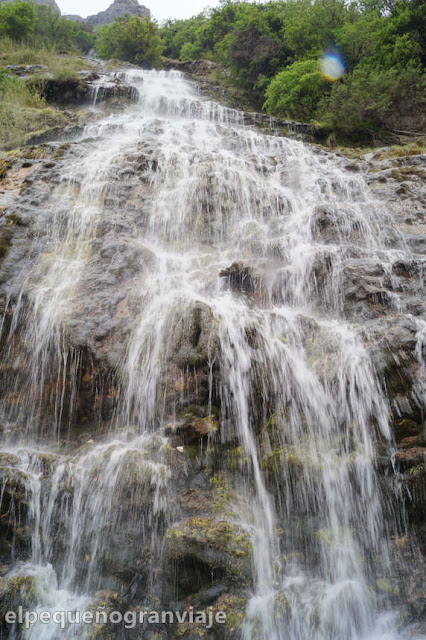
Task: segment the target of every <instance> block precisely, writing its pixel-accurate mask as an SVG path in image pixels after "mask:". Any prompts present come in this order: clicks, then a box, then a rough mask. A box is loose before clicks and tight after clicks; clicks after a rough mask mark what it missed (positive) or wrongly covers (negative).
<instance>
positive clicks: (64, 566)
mask: <svg viewBox="0 0 426 640" xmlns="http://www.w3.org/2000/svg"><path fill="white" fill-rule="evenodd" d="M127 81H128V82H129V83H131V84H132V85H133V86H135V88H136V89H137V90H138V91H139V94H140V102H139V104H138V105H136V106H134V107H132V108H129V109H128V110H127V111H126V112H125V113H122V114H120V115H113V116H110V117H107V118H104V119H103V120H101V121H99V122H97V123H95V124H92V125H89V126H88V127H87V128H86V131H85V133H84V136H83V137H82V141H81V142H80V143H75V144H74V145H72V149H71V151H70V152H69V154H68V156H67V158H66V161H65V162H64V164H63V170H62V173H61V175H60V177H59V179H58V181H57V184H55V185H54V186H53V190H52V193H51V194H49V196H48V199H47V204H46V206H45V207H44V210H43V212H42V214H41V215H40V220H39V222H38V226H37V225H36V228H35V230H34V240H33V252H32V259H31V260H30V261H29V262H28V263H25V264H24V266H23V269H22V272H21V273H20V274H19V276H17V277H16V281H17V282H18V283H19V286H20V294H19V297H18V298H17V301H16V304H14V305H13V318H12V322H11V324H10V331H9V336H8V341H7V345H6V349H7V353H8V356H9V358H11V360H12V361H13V363H14V370H15V371H17V373H16V380H15V383H14V388H15V390H16V392H17V394H18V396H19V402H16V401H14V402H9V403H6V404H5V410H4V420H5V421H9V423H12V422H13V423H17V424H20V425H21V427H22V434H21V436H20V437H19V438H18V439H17V438H16V436H15V435H13V437H11V442H10V444H7V445H5V448H4V450H3V451H2V460H4V461H5V462H4V463H3V466H4V464H6V466H7V467H8V469H10V471H9V475H8V477H7V481H9V482H10V478H11V477H12V478H14V477H15V476H16V482H17V481H18V479H19V478H23V479H24V485H25V491H26V496H27V502H28V504H29V510H28V516H27V526H28V527H29V528H30V529H31V563H30V564H29V563H23V562H20V563H18V564H17V565H16V566H15V567H14V568H12V570H11V571H12V572H15V573H14V574H13V573H10V574H9V575H17V576H22V575H24V576H27V575H34V574H35V575H37V576H38V578H37V580H38V582H37V584H38V585H39V586H38V594H37V596H38V606H40V607H41V608H43V606H44V608H50V609H52V610H53V609H54V608H55V607H57V606H59V605H58V602H59V603H60V607H61V608H64V607H65V608H71V609H75V608H77V609H82V610H83V609H84V608H85V607H87V606H89V604H90V603H91V602H92V601H93V599H94V597H95V596H94V594H95V592H96V591H99V590H100V589H105V588H112V589H116V588H117V584H116V583H115V582H114V580H112V579H111V578H110V577H109V572H108V566H109V565H110V564H111V563H116V564H120V562H121V563H122V564H123V567H125V566H127V565H128V564H129V558H133V559H134V564H135V565H136V564H137V563H138V562H140V561H141V558H145V561H144V568H143V569H142V568H141V569H140V571H139V573H138V572H136V575H137V576H138V577H137V579H136V578H135V577H134V576H133V578H132V580H131V581H130V584H129V585H128V587H129V590H130V591H131V592H132V596H133V597H135V598H136V599H139V600H138V602H146V601H149V600H150V598H151V599H152V597H154V596H158V597H160V599H161V580H160V579H159V578H158V567H159V566H160V564H161V557H162V553H163V539H164V536H165V531H166V529H167V527H169V528H170V527H171V526H172V525H173V522H175V521H177V520H178V518H179V509H178V507H177V506H176V505H177V491H178V489H177V488H176V487H174V486H173V484H174V483H173V473H174V470H173V464H175V463H171V462H170V455H171V454H170V448H171V445H170V443H168V441H167V438H166V437H165V436H164V433H165V431H164V429H165V427H167V425H170V424H172V427H170V428H169V432H170V429H171V431H172V432H173V424H174V423H176V422H177V421H178V418H177V416H176V415H174V410H173V407H172V408H171V405H170V401H169V400H168V394H169V392H170V388H172V389H173V390H174V392H176V394H177V395H179V393H181V391H180V389H181V388H183V387H184V386H185V384H186V382H185V381H187V379H188V378H189V377H191V376H193V377H194V379H195V380H196V382H197V375H196V374H195V373H194V371H195V370H196V367H197V366H198V365H199V362H200V358H201V357H202V356H201V355H200V350H201V347H202V348H203V352H205V353H206V354H207V358H206V362H205V364H206V366H207V369H208V371H209V375H208V387H209V394H208V399H206V401H205V405H206V406H207V407H208V409H207V417H206V418H204V423H205V424H207V428H208V429H210V431H211V433H210V435H209V436H208V443H209V446H212V445H213V444H214V443H215V442H216V443H219V444H220V443H221V442H222V444H223V445H224V446H225V447H226V446H228V444H227V443H229V442H232V441H237V443H238V449H239V450H240V451H241V452H243V453H242V456H243V459H244V463H243V464H240V465H239V469H236V470H234V472H233V473H232V474H230V477H229V481H230V482H231V483H232V485H233V489H232V490H233V492H235V495H238V506H236V505H235V510H234V512H233V517H234V519H235V520H236V521H237V524H238V526H239V527H240V528H241V530H243V531H245V532H248V534H249V537H250V548H251V550H252V565H253V567H252V568H253V584H252V588H251V595H250V598H249V601H248V605H247V609H246V613H245V617H244V621H243V623H242V628H241V637H242V638H244V640H255V639H262V640H287V639H290V640H308V639H309V640H397V639H402V638H408V637H410V636H409V632H408V631H404V630H403V628H402V627H401V625H400V622H399V621H398V620H399V618H398V616H399V613H400V612H399V611H398V607H397V605H395V598H391V596H390V594H389V593H386V592H383V591H382V592H381V593H380V594H378V592H377V590H376V591H375V590H374V589H375V586H376V585H377V583H378V582H380V581H382V582H383V581H386V580H390V579H391V578H392V563H391V560H390V553H391V551H390V547H391V538H392V536H394V537H398V536H399V535H402V533H403V532H404V528H403V526H404V525H403V523H402V524H401V522H399V519H398V518H397V517H395V516H393V515H392V514H393V511H392V506H391V503H392V500H393V499H394V498H393V497H392V496H391V495H390V493H386V492H384V490H383V487H381V486H380V482H379V480H378V477H377V470H376V457H377V453H376V452H377V445H378V443H381V444H380V446H381V447H382V448H383V447H384V448H387V449H388V450H389V451H390V449H391V446H392V442H391V431H390V428H389V406H388V402H387V399H386V395H385V393H384V389H383V388H382V385H381V383H380V380H379V378H378V376H377V374H376V371H375V367H374V364H373V362H372V360H371V357H370V355H369V352H368V350H367V348H366V346H365V342H366V340H367V339H368V335H365V332H364V330H363V322H362V318H361V319H359V320H358V321H357V319H356V318H352V319H351V321H348V320H347V319H345V312H344V299H343V293H342V286H343V285H342V283H343V277H344V276H343V264H344V261H345V259H346V257H347V256H348V255H350V256H351V257H353V259H354V260H365V261H375V262H377V263H380V265H381V266H382V269H383V270H384V273H385V274H386V273H391V272H392V265H393V264H394V263H395V262H396V261H397V260H400V259H402V258H403V257H404V256H406V254H407V249H406V247H405V245H404V242H403V239H402V238H400V237H399V236H398V235H397V234H396V232H395V231H394V230H393V224H392V219H391V217H390V215H388V214H387V213H386V210H385V209H384V207H383V206H382V205H380V204H379V203H377V202H375V201H374V200H372V199H371V198H370V196H369V193H368V189H367V187H366V185H365V183H364V181H363V178H362V177H361V176H359V175H358V174H354V173H349V172H348V171H345V170H344V168H343V166H342V163H341V162H340V161H339V160H338V159H337V158H335V157H333V156H331V155H328V154H326V153H324V152H321V151H319V150H318V149H315V148H314V147H310V146H308V145H306V144H304V143H302V142H300V141H298V140H295V139H289V138H283V137H278V136H271V135H264V134H261V133H259V132H257V131H255V130H253V129H252V128H249V127H245V126H244V117H243V114H242V113H240V112H238V111H235V110H231V109H227V108H225V107H222V106H220V105H219V104H217V103H214V102H211V101H209V100H206V99H203V98H201V97H200V95H199V94H198V92H197V90H196V88H195V87H194V86H193V85H192V84H191V83H189V82H188V81H187V80H185V79H184V77H183V76H182V75H181V74H179V73H177V72H155V71H151V72H145V71H131V72H129V73H128V74H127ZM79 145H80V147H81V149H82V151H81V152H80V151H79ZM138 163H139V164H138ZM129 164H130V165H131V167H134V166H135V164H136V165H138V166H139V173H140V176H141V177H140V178H135V177H134V171H133V170H131V169H129V170H127V169H126V167H128V166H129ZM123 185H124V187H125V188H126V189H128V192H127V195H126V197H127V200H124V202H123ZM135 194H136V195H135ZM47 228H48V231H47V232H46V229H47ZM324 232H326V233H329V234H331V235H330V237H329V240H328V241H327V242H324V241H323V234H324ZM105 235H106V236H107V238H111V243H112V244H111V247H112V248H110V249H108V244H106V245H105V244H104V245H102V248H101V249H99V247H100V244H99V238H100V237H103V236H105ZM116 237H117V238H120V242H119V243H118V244H116V245H114V244H113V243H114V241H115V240H114V239H115V238H116ZM330 238H331V239H330ZM120 243H121V244H120ZM122 247H125V248H126V253H125V252H124V249H123V255H124V261H126V260H127V259H128V256H131V258H130V259H131V268H132V283H131V291H130V292H129V291H127V293H126V295H124V294H123V295H121V296H120V295H118V294H119V293H120V292H119V291H117V292H116V293H117V298H116V300H115V303H116V304H117V305H118V306H117V309H118V310H117V311H116V313H115V315H114V317H113V321H114V323H115V324H113V326H114V327H117V326H119V325H120V323H125V322H127V323H128V332H127V333H124V334H123V336H124V337H123V341H124V342H125V349H124V350H123V351H122V352H121V353H119V354H118V355H116V354H115V352H114V350H113V349H112V348H110V353H109V357H110V360H111V362H113V364H114V368H115V371H116V373H117V375H118V378H119V382H120V385H119V388H118V390H117V391H116V395H117V402H116V408H115V413H114V416H113V419H112V421H111V424H110V431H109V433H107V434H105V433H104V435H103V436H102V438H101V440H100V441H99V440H98V441H96V442H94V441H93V440H92V439H90V438H89V439H87V438H86V440H85V441H82V443H81V446H80V447H78V446H77V444H76V442H73V443H70V442H69V440H72V438H70V430H71V427H70V424H71V422H72V416H71V414H72V411H71V405H72V404H73V402H72V401H69V402H68V404H67V403H66V402H65V400H64V398H65V395H66V394H65V388H66V385H67V384H68V383H70V384H71V388H73V389H74V393H77V392H76V390H75V382H73V378H76V377H77V375H78V371H79V368H80V365H81V357H82V356H81V354H79V353H78V350H77V349H75V348H74V347H72V346H71V339H70V332H72V330H74V329H75V328H76V327H77V329H76V331H77V332H78V331H79V328H78V327H79V323H81V324H82V326H84V314H85V313H87V309H89V310H90V311H91V312H93V313H98V314H99V315H102V314H105V313H106V311H105V310H106V309H107V305H106V304H104V302H105V301H104V300H103V293H102V292H104V291H105V290H106V289H105V288H104V289H103V288H102V287H108V286H110V284H111V283H110V282H109V280H108V277H109V274H110V273H112V272H113V270H114V269H115V270H116V271H118V270H119V269H121V268H122V264H121V262H122V261H123V258H122V255H121V251H122V249H121V248H122ZM128 252H130V253H128ZM102 260H104V261H105V264H107V265H108V266H107V268H103V267H102ZM120 261H121V262H120ZM219 274H221V275H220V276H219ZM97 285H99V287H100V289H99V291H100V294H99V297H96V296H95V295H94V296H93V300H89V299H90V298H92V293H91V292H94V291H96V287H97ZM108 291H109V290H108ZM10 295H11V297H12V293H11V294H10ZM105 296H106V294H105ZM105 296H104V297H105ZM129 300H130V303H129ZM394 304H398V300H397V299H395V300H394ZM91 305H92V306H91ZM120 305H121V307H120ZM126 305H127V307H129V308H130V309H131V311H132V313H133V315H132V314H130V317H131V321H129V313H127V312H126V310H125V306H126ZM188 310H192V311H191V313H193V315H194V314H195V315H196V316H197V318H198V319H199V327H198V329H197V327H195V328H193V331H195V333H197V339H198V337H199V338H200V341H199V343H198V351H197V347H195V348H193V349H192V351H191V352H190V353H188V348H187V346H185V345H184V344H182V341H180V342H179V340H177V339H176V333H177V334H179V331H181V332H184V330H186V329H187V328H188V327H187V325H188V323H189V324H190V322H191V321H188V320H187V319H186V318H187V314H188ZM126 314H127V315H126ZM89 315H90V314H89ZM200 318H201V320H200ZM203 322H208V323H209V326H210V329H209V330H208V331H207V332H206V331H204V329H203ZM93 326H94V325H93ZM182 327H183V328H182ZM185 328H186V329H185ZM190 328H191V327H190ZM92 329H93V332H94V333H92V334H91V336H92V337H90V338H87V340H88V342H89V343H90V340H92V342H93V343H94V342H95V341H96V339H97V337H96V336H97V334H96V332H95V331H96V327H94V328H93V327H92V326H90V327H89V329H88V331H92ZM191 330H192V329H191ZM18 334H19V335H20V343H19V344H18V345H17V340H16V336H17V335H18ZM93 335H94V336H95V337H94V338H93ZM99 335H100V334H99ZM200 336H201V337H200ZM101 337H102V336H101ZM99 339H100V338H99ZM201 342H202V343H203V344H202V345H201V346H200V343H201ZM108 348H109V347H108V344H107V347H106V349H107V350H108ZM176 352H177V355H178V357H177V359H176ZM179 359H180V360H181V361H182V362H184V363H185V364H184V365H182V366H180V365H179ZM22 362H25V370H26V377H25V379H22V374H21V373H20V368H19V364H20V363H21V364H22ZM176 362H177V365H176ZM171 363H173V367H174V368H173V373H172V374H171V373H170V367H172V364H171ZM188 363H189V364H188ZM179 372H180V373H179ZM173 376H174V377H173ZM179 376H181V377H182V381H183V382H182V387H180V386H179ZM70 381H71V382H70ZM46 387H48V394H47V395H46ZM114 393H115V392H114ZM419 393H420V392H419ZM98 395H102V394H101V391H99V394H98ZM420 395H421V394H420ZM213 398H215V404H216V405H217V406H218V414H217V416H216V418H217V421H218V425H219V428H218V429H215V428H213V422H214V420H213V417H212V416H213V410H212V403H213ZM46 403H47V404H49V403H53V406H54V410H53V411H52V413H50V414H49V415H50V422H49V420H46V418H45V417H43V408H44V407H45V405H46ZM52 415H53V416H54V419H52V417H51V416H52ZM122 425H132V426H127V427H126V429H124V431H123V429H121V428H120V427H121V426H122ZM158 434H162V435H158ZM64 440H67V442H66V443H65V444H64V442H63V441H64ZM81 447H82V448H81ZM175 452H176V449H175ZM177 455H178V456H179V455H183V453H182V452H181V451H179V452H178V454H177ZM179 464H180V465H185V462H184V461H183V460H181V461H180V462H179ZM237 466H238V465H237ZM43 485H47V486H48V489H45V488H43ZM395 500H396V498H395ZM244 505H245V507H244ZM11 509H12V510H13V505H9V517H10V510H11ZM123 523H125V526H126V527H127V529H129V531H130V533H129V535H128V536H127V538H126V548H125V549H124V548H123V547H122V544H123V541H122V540H121V539H120V536H119V531H120V528H121V527H122V526H123ZM118 573H119V571H118ZM122 573H123V575H124V578H123V582H124V583H125V582H126V579H127V578H126V572H125V568H123V570H122ZM46 584H47V586H46ZM46 594H47V595H46ZM402 602H403V600H401V606H403V605H402ZM13 633H14V634H15V635H16V637H20V636H19V635H17V634H18V633H19V630H18V629H17V628H15V630H14V631H13V632H12V637H15V636H13ZM55 633H56V634H58V631H57V630H55V627H54V626H53V627H52V626H46V625H44V626H43V625H37V626H34V627H33V628H32V629H30V630H29V631H27V632H24V635H23V637H28V638H30V637H31V638H33V637H34V638H35V637H37V638H56V637H92V636H91V635H90V631H87V630H85V629H82V628H80V627H73V628H70V629H68V630H67V631H66V632H65V633H67V634H68V635H66V636H64V635H63V634H62V635H55ZM85 634H88V635H85ZM129 637H130V636H129ZM141 637H142V636H141ZM143 637H145V636H143ZM146 637H149V636H146ZM161 637H163V636H161ZM229 637H231V636H229ZM417 637H421V636H417ZM423 637H426V636H423Z"/></svg>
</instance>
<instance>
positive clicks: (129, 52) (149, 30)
mask: <svg viewBox="0 0 426 640" xmlns="http://www.w3.org/2000/svg"><path fill="white" fill-rule="evenodd" d="M96 35H97V39H96V45H95V47H96V50H97V52H98V54H99V55H100V57H101V58H119V59H120V60H123V61H125V62H134V63H135V64H139V65H141V66H144V67H152V66H154V65H156V64H158V63H160V62H161V53H162V51H163V48H164V45H163V42H162V40H161V38H160V36H159V34H158V27H157V24H156V22H153V21H152V20H151V18H150V17H149V16H146V17H143V18H140V17H139V16H132V17H129V16H125V17H124V18H119V19H118V20H115V21H114V22H113V23H112V24H107V25H105V26H104V27H101V28H100V29H99V30H98V31H97V34H96Z"/></svg>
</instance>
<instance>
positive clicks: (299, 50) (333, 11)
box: [161, 0, 426, 139]
mask: <svg viewBox="0 0 426 640" xmlns="http://www.w3.org/2000/svg"><path fill="white" fill-rule="evenodd" d="M161 35H162V37H163V39H164V42H165V51H164V54H165V55H166V56H169V57H171V58H180V59H181V60H187V59H191V58H209V59H213V60H215V61H217V62H218V63H220V64H221V65H222V66H223V68H224V69H226V70H227V74H228V76H229V77H228V82H229V83H230V84H232V85H234V86H238V87H240V88H242V89H244V90H246V91H248V92H250V94H251V95H252V96H253V99H254V103H255V105H256V106H257V107H258V108H260V107H262V106H263V107H264V108H265V109H266V110H267V111H268V112H269V113H271V114H274V115H279V116H288V117H291V118H296V119H303V120H306V119H310V120H313V121H317V122H318V123H320V126H322V128H323V129H324V130H325V131H326V132H328V133H330V134H331V133H334V134H336V135H337V136H339V137H346V138H352V139H355V138H356V139H359V138H364V139H365V138H375V137H376V136H377V135H378V134H379V132H380V130H381V129H391V130H393V129H401V128H403V127H405V128H407V127H409V128H410V129H417V130H419V131H420V130H421V129H422V126H424V124H425V123H426V117H425V108H426V97H425V96H426V76H425V72H424V64H425V61H426V4H425V3H424V2H422V1H421V0H355V1H352V2H346V1H345V0H288V1H287V2H278V1H275V0H273V1H271V2H267V3H264V4H255V3H252V2H232V1H231V0H223V1H222V6H221V7H219V8H217V9H213V10H211V11H206V12H203V13H201V14H199V15H198V16H196V17H194V18H191V19H190V20H174V21H168V22H167V23H166V24H165V25H164V26H163V27H162V29H161ZM327 53H329V54H331V55H334V56H335V57H337V58H338V59H339V60H340V63H341V64H343V65H344V71H345V72H344V74H343V76H342V77H341V78H338V79H337V80H335V81H334V82H332V81H330V78H329V79H325V78H324V77H322V75H321V73H320V66H319V59H320V57H321V56H323V55H324V54H327Z"/></svg>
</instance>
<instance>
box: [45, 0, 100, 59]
mask: <svg viewBox="0 0 426 640" xmlns="http://www.w3.org/2000/svg"><path fill="white" fill-rule="evenodd" d="M36 9H37V20H36V25H35V35H36V37H37V39H38V41H39V42H41V43H42V44H44V45H51V44H54V45H55V46H56V48H57V49H70V50H72V49H79V50H80V51H82V52H83V53H87V52H88V51H89V50H90V49H91V48H92V47H93V45H94V41H95V38H94V36H93V34H92V28H91V27H89V26H87V25H84V24H80V23H78V22H76V21H74V20H68V19H67V18H62V17H61V16H60V14H59V13H58V12H57V11H55V10H54V9H52V8H51V7H48V6H45V5H38V6H37V7H36Z"/></svg>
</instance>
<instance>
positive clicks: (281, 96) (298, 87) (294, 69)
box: [264, 60, 330, 119]
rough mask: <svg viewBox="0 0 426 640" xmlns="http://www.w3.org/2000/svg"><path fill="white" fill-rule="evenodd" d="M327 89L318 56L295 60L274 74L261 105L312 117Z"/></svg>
mask: <svg viewBox="0 0 426 640" xmlns="http://www.w3.org/2000/svg"><path fill="white" fill-rule="evenodd" d="M329 91H330V85H329V83H328V82H327V81H326V80H324V78H323V77H322V76H321V74H320V72H319V68H318V61H317V60H304V61H303V62H295V63H293V64H292V65H290V66H289V67H286V68H285V69H284V70H283V71H281V72H280V73H278V74H277V75H276V76H275V77H274V79H273V80H272V82H271V83H270V85H269V86H268V88H267V89H266V94H265V95H266V102H265V105H264V106H265V108H266V109H267V111H268V113H271V114H275V115H283V116H287V117H289V118H309V119H311V118H313V117H314V116H315V114H316V111H317V109H318V105H319V103H320V101H321V100H322V99H323V98H324V96H325V95H327V94H328V93H329Z"/></svg>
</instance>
